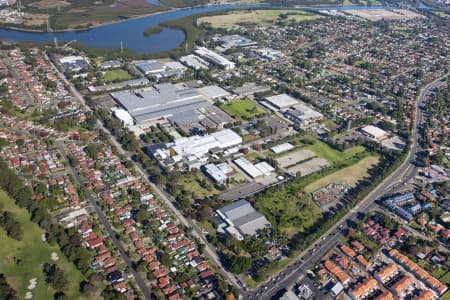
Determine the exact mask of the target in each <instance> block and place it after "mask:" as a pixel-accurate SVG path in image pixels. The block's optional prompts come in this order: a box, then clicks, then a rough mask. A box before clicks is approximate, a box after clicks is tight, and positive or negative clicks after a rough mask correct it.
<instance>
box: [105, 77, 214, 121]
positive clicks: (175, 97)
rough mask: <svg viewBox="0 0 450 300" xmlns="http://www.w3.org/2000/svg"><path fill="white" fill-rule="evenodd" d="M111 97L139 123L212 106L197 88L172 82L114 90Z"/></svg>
mask: <svg viewBox="0 0 450 300" xmlns="http://www.w3.org/2000/svg"><path fill="white" fill-rule="evenodd" d="M111 97H112V98H113V99H114V100H116V101H117V102H118V103H119V104H120V105H121V106H122V107H123V108H124V109H126V110H127V111H128V113H129V114H130V115H131V116H132V117H133V118H134V120H135V121H136V123H138V124H142V123H145V122H149V121H155V120H158V119H162V118H167V117H170V116H173V115H175V114H177V113H182V112H184V113H185V112H189V111H194V110H197V109H200V108H205V107H209V106H211V103H209V102H208V101H207V100H206V99H205V98H204V97H203V96H202V95H200V94H199V93H198V92H197V91H196V90H195V89H185V88H180V87H178V86H177V85H173V84H170V83H163V84H158V85H155V86H154V88H144V89H138V90H125V91H118V92H113V93H111Z"/></svg>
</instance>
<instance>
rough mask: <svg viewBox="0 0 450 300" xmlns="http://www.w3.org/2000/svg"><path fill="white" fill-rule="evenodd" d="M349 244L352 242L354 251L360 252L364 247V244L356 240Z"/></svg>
mask: <svg viewBox="0 0 450 300" xmlns="http://www.w3.org/2000/svg"><path fill="white" fill-rule="evenodd" d="M351 244H352V246H353V249H355V251H356V252H361V251H363V250H364V249H365V247H364V245H363V244H361V243H360V242H359V241H357V240H354V241H352V243H351Z"/></svg>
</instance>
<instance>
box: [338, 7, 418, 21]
mask: <svg viewBox="0 0 450 300" xmlns="http://www.w3.org/2000/svg"><path fill="white" fill-rule="evenodd" d="M345 12H346V13H348V14H351V15H353V16H357V17H360V18H363V19H366V20H369V21H380V20H409V19H414V18H425V16H422V15H420V14H418V13H415V12H413V11H410V10H407V9H393V10H385V9H373V10H346V11H345Z"/></svg>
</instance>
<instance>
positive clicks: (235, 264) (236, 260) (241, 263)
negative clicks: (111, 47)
mask: <svg viewBox="0 0 450 300" xmlns="http://www.w3.org/2000/svg"><path fill="white" fill-rule="evenodd" d="M225 264H226V266H227V267H228V269H229V270H230V271H231V272H233V273H235V274H242V273H247V272H248V271H249V270H250V268H251V266H252V259H251V258H250V257H245V256H237V255H225Z"/></svg>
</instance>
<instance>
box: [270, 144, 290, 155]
mask: <svg viewBox="0 0 450 300" xmlns="http://www.w3.org/2000/svg"><path fill="white" fill-rule="evenodd" d="M292 149H294V145H292V144H291V143H283V144H280V145H276V146H273V147H270V150H271V151H272V152H273V153H275V154H278V153H283V152H286V151H289V150H292Z"/></svg>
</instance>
